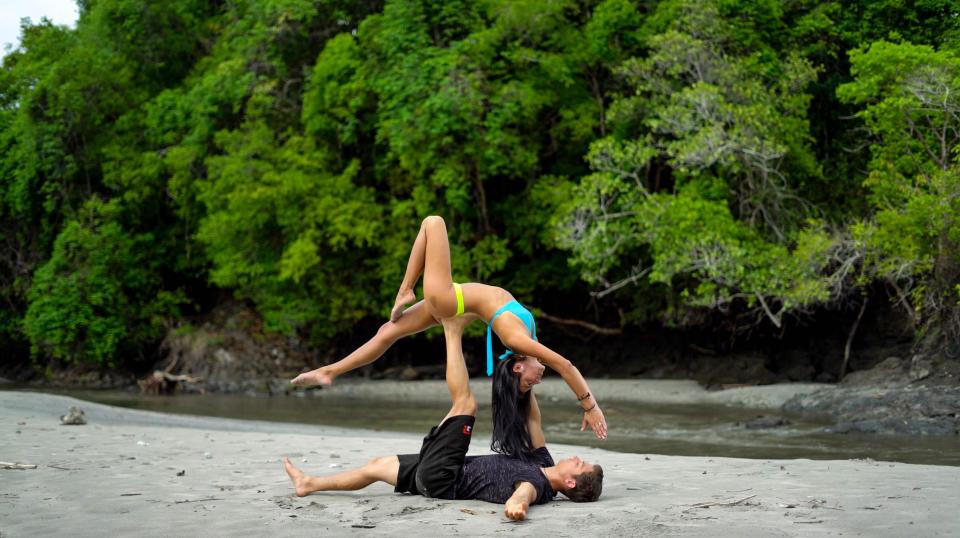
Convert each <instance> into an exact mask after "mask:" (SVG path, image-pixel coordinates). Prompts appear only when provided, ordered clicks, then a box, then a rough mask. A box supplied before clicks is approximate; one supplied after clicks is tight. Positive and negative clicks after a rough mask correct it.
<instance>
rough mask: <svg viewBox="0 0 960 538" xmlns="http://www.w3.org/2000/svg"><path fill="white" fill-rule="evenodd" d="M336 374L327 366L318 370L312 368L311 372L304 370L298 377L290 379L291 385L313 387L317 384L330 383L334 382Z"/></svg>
mask: <svg viewBox="0 0 960 538" xmlns="http://www.w3.org/2000/svg"><path fill="white" fill-rule="evenodd" d="M335 377H336V376H335V375H333V374H332V373H331V372H330V371H329V370H327V369H326V368H317V369H316V370H310V371H309V372H304V373H302V374H300V375H298V376H297V377H295V378H293V379H291V380H290V384H291V385H296V386H298V387H313V386H316V385H330V384H332V383H333V379H334V378H335Z"/></svg>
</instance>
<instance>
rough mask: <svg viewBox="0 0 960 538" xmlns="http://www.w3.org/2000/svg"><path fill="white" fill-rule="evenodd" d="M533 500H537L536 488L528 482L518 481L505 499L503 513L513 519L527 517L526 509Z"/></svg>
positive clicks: (517, 519)
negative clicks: (509, 495)
mask: <svg viewBox="0 0 960 538" xmlns="http://www.w3.org/2000/svg"><path fill="white" fill-rule="evenodd" d="M535 500H537V488H535V487H533V484H531V483H530V482H520V484H518V485H517V489H516V490H514V492H513V495H512V496H511V497H510V498H509V499H507V504H506V505H504V508H503V513H504V514H506V516H507V517H508V518H510V519H512V520H514V521H519V520H521V519H524V518H526V517H527V509H528V508H530V505H531V504H533V501H535Z"/></svg>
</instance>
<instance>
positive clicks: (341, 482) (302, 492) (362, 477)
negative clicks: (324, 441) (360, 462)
mask: <svg viewBox="0 0 960 538" xmlns="http://www.w3.org/2000/svg"><path fill="white" fill-rule="evenodd" d="M283 467H284V469H286V471H287V476H289V477H290V481H291V482H293V487H294V489H295V490H296V492H297V497H305V496H307V495H310V494H311V493H313V492H315V491H356V490H358V489H363V488H365V487H367V486H369V485H370V484H373V483H374V482H378V481H379V482H386V483H387V484H390V485H391V486H395V485H396V484H397V472H398V471H399V469H400V460H399V459H398V458H397V457H396V456H384V457H380V458H373V459H372V460H370V461H369V462H367V464H366V465H364V466H363V467H360V468H359V469H352V470H349V471H343V472H342V473H337V474H335V475H333V476H308V475H306V474H304V472H303V471H301V470H300V469H297V468H296V467H294V466H293V464H292V463H290V458H286V457H285V458H283Z"/></svg>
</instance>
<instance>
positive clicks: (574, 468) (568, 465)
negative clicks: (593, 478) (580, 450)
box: [557, 456, 594, 480]
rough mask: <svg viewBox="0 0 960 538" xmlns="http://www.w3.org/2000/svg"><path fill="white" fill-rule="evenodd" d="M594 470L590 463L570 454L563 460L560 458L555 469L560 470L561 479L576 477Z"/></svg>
mask: <svg viewBox="0 0 960 538" xmlns="http://www.w3.org/2000/svg"><path fill="white" fill-rule="evenodd" d="M593 470H594V466H593V464H592V463H587V462H585V461H583V460H582V459H580V458H579V457H577V456H570V457H569V458H567V459H565V460H560V463H557V471H559V472H560V476H561V477H562V478H563V479H567V478H573V479H574V480H576V479H577V477H579V476H580V475H582V474H583V473H589V472H592V471H593Z"/></svg>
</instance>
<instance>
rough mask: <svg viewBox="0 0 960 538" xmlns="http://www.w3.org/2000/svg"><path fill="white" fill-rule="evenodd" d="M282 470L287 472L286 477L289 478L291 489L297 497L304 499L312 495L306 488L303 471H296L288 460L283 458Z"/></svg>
mask: <svg viewBox="0 0 960 538" xmlns="http://www.w3.org/2000/svg"><path fill="white" fill-rule="evenodd" d="M283 468H284V470H285V471H287V476H289V477H290V481H291V482H293V489H294V491H296V493H297V497H306V496H307V495H310V493H312V492H311V491H309V490H308V489H307V487H306V483H307V480H306V476H305V475H304V474H303V471H301V470H300V469H297V468H296V467H294V466H293V464H292V463H290V458H288V457H286V456H284V457H283Z"/></svg>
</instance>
